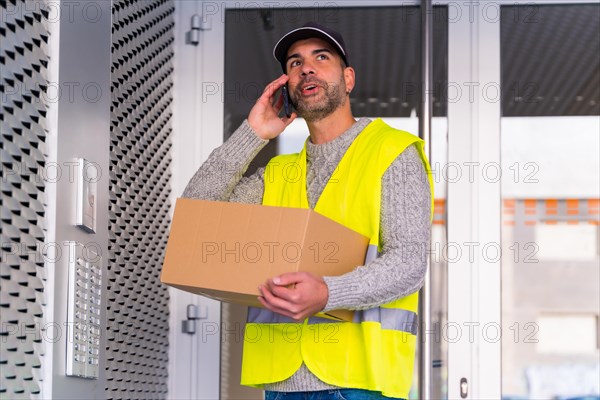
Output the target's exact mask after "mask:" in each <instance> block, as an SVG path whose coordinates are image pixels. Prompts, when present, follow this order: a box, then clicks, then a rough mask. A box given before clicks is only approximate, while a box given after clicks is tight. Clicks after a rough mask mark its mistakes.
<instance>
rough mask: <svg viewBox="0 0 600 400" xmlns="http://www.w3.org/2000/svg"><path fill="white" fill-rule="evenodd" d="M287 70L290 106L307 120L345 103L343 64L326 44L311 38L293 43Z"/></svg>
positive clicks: (327, 112)
mask: <svg viewBox="0 0 600 400" xmlns="http://www.w3.org/2000/svg"><path fill="white" fill-rule="evenodd" d="M286 70H287V75H288V76H289V81H288V87H289V91H290V98H291V101H292V104H293V105H294V107H295V108H296V111H297V112H298V114H299V115H300V116H301V117H303V118H304V119H306V120H307V121H316V120H319V119H322V118H324V117H326V116H328V115H330V114H331V113H332V112H333V111H335V110H336V109H338V108H339V107H341V106H343V105H344V104H345V103H346V96H347V93H346V90H347V85H346V80H345V75H344V66H343V62H342V59H341V57H340V56H339V54H338V53H337V52H336V51H335V49H334V48H333V47H331V45H330V44H329V43H327V42H326V41H324V40H321V39H318V38H310V39H304V40H299V41H297V42H296V43H294V44H293V45H292V46H291V47H290V48H289V50H288V53H287V60H286Z"/></svg>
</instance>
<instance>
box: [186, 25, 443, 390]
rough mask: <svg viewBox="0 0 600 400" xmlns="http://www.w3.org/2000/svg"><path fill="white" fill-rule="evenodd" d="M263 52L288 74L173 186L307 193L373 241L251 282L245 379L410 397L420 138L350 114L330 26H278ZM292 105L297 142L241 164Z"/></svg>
mask: <svg viewBox="0 0 600 400" xmlns="http://www.w3.org/2000/svg"><path fill="white" fill-rule="evenodd" d="M273 54H274V56H275V58H276V59H277V61H279V62H280V64H281V66H282V69H283V71H284V74H283V75H281V76H280V77H279V78H277V79H275V80H274V81H273V82H271V83H270V84H269V85H268V86H267V87H266V89H265V90H264V92H263V93H262V95H261V96H260V98H259V99H258V100H257V102H256V104H255V105H254V107H253V108H252V110H251V111H250V114H249V115H248V119H247V120H246V121H244V123H243V124H242V125H241V126H240V127H239V128H238V129H237V131H236V132H234V134H233V135H232V136H231V138H230V139H229V140H227V142H226V143H224V144H223V145H222V146H221V147H219V148H218V149H216V150H215V151H213V153H212V154H211V155H210V157H209V159H208V160H207V161H206V162H205V163H204V164H203V165H202V167H200V169H199V171H198V172H197V173H196V174H195V175H194V177H193V178H192V179H191V180H190V182H189V184H188V186H187V188H186V189H185V192H184V193H183V196H184V197H192V198H202V199H207V200H221V201H235V202H247V203H259V204H265V205H278V206H288V207H305V208H307V207H311V208H313V209H315V210H316V211H317V212H320V213H322V214H324V215H326V216H328V217H329V218H332V219H334V220H336V221H338V222H340V223H342V224H344V225H346V226H347V227H349V228H352V229H354V230H356V231H358V232H360V233H362V234H364V235H365V236H368V237H370V238H371V242H370V244H371V246H370V251H369V254H368V256H367V257H368V260H366V261H365V265H364V266H357V268H356V269H354V270H353V271H352V272H350V273H347V274H345V275H342V276H338V277H327V276H326V277H318V276H314V275H312V274H309V273H304V272H299V273H287V274H283V275H281V276H276V277H273V278H272V279H269V280H268V281H267V282H265V283H264V284H263V285H261V286H260V287H259V291H260V293H261V296H260V297H259V300H260V302H261V303H262V305H263V306H264V309H257V308H251V309H250V310H249V314H248V325H247V329H248V328H249V327H252V328H256V329H259V331H258V332H262V334H261V335H259V337H258V339H256V338H254V340H252V341H250V340H246V342H245V343H244V360H243V365H242V384H246V385H251V386H256V387H262V388H264V389H265V390H266V398H267V399H279V398H286V399H301V398H302V399H304V398H306V399H309V398H315V399H316V398H337V399H349V400H350V399H359V398H360V399H366V398H369V399H370V398H407V397H408V392H409V390H410V385H411V381H412V373H413V364H414V356H415V354H414V351H415V346H416V323H417V315H416V312H417V303H418V299H417V296H418V294H417V292H418V290H419V288H420V287H421V285H422V282H423V277H424V274H425V270H426V250H427V245H428V243H429V232H430V218H431V215H432V207H431V205H432V194H431V190H432V188H431V180H430V177H429V176H428V169H429V166H428V163H427V160H426V158H425V155H424V154H423V150H422V147H423V146H422V141H421V140H420V139H418V138H417V137H415V136H413V135H410V134H408V133H406V132H402V131H398V130H395V129H393V128H391V127H389V126H387V125H386V124H385V123H384V122H383V121H381V120H375V121H371V120H369V119H367V118H361V119H359V120H358V121H356V120H355V119H354V117H353V116H352V111H351V108H350V99H349V95H350V93H351V91H352V89H353V88H354V85H355V72H354V69H353V68H352V67H350V65H349V63H348V53H347V49H346V46H345V43H344V41H343V38H342V36H341V35H340V34H339V33H338V32H335V31H333V30H332V29H329V28H327V27H324V26H321V25H319V24H316V23H308V24H306V25H304V26H303V27H301V28H298V29H295V30H293V31H291V32H289V33H288V34H286V35H284V37H283V38H281V40H280V41H279V42H278V43H277V44H276V46H275V48H274V51H273ZM286 84H287V86H288V88H289V94H290V97H291V102H292V104H293V106H294V108H295V110H296V112H294V113H292V114H291V116H290V117H286V116H285V115H284V116H282V117H280V116H279V114H280V113H281V111H282V108H283V98H282V97H281V96H279V97H277V100H276V93H278V90H279V89H280V88H281V87H282V86H284V85H286ZM298 115H299V116H301V117H303V118H304V120H305V121H306V124H307V126H308V131H309V135H310V136H309V140H307V141H306V143H305V147H304V149H303V150H302V152H300V153H299V154H292V155H282V156H277V157H274V158H273V159H272V160H271V161H270V162H269V165H268V166H267V167H266V168H261V169H259V170H258V171H257V172H256V173H255V174H253V175H252V176H250V177H243V178H241V175H242V173H243V171H245V170H246V168H247V167H248V165H249V164H250V162H251V161H252V160H253V158H254V157H255V156H256V154H257V153H258V151H259V150H260V149H261V148H262V147H264V145H265V144H266V143H267V142H268V141H269V140H271V139H274V138H276V137H277V136H278V135H280V134H281V133H282V132H283V131H284V130H285V128H286V127H287V126H288V125H289V124H290V123H291V122H292V121H293V120H294V119H295V118H296V117H297V116H298ZM290 162H294V163H297V165H300V167H301V168H300V170H301V171H302V174H301V177H300V179H297V180H294V181H291V180H289V179H286V178H285V176H284V174H283V173H282V170H281V168H282V167H283V166H285V165H287V164H288V163H290ZM210 171H219V174H211V173H210ZM334 177H335V179H334ZM330 178H331V179H330ZM334 309H349V310H356V311H355V314H354V320H353V321H352V322H337V321H332V320H326V319H324V318H319V317H314V315H315V314H316V313H318V312H320V311H329V310H334ZM290 332H292V333H290Z"/></svg>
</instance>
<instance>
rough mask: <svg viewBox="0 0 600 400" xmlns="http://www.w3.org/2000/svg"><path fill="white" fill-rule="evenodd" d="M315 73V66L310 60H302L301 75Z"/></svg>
mask: <svg viewBox="0 0 600 400" xmlns="http://www.w3.org/2000/svg"><path fill="white" fill-rule="evenodd" d="M314 73H315V67H314V66H313V64H312V63H310V62H304V63H303V64H302V75H309V74H313V75H314Z"/></svg>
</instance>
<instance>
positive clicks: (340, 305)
mask: <svg viewBox="0 0 600 400" xmlns="http://www.w3.org/2000/svg"><path fill="white" fill-rule="evenodd" d="M381 194H382V196H381V198H382V203H381V235H382V236H381V237H382V252H381V254H380V256H379V257H378V258H376V259H375V260H373V261H371V262H369V263H367V264H366V265H364V266H358V267H357V268H355V269H354V270H353V271H352V272H349V273H347V274H344V275H341V276H335V277H334V276H329V277H324V280H325V283H326V284H327V286H328V289H329V299H328V302H327V305H326V306H325V308H324V311H329V310H335V309H350V310H362V309H368V308H373V307H377V306H380V305H382V304H385V303H388V302H390V301H393V300H397V299H399V298H401V297H405V296H407V295H409V294H412V293H414V292H416V291H418V290H419V289H420V288H421V286H422V284H423V280H424V277H425V272H426V270H427V258H426V257H427V254H428V252H427V250H428V246H429V237H430V231H431V223H430V212H431V194H430V189H429V182H428V179H427V173H426V171H425V168H424V166H423V163H422V161H421V158H420V156H419V153H418V150H417V149H416V148H415V146H410V147H409V148H407V149H406V150H405V151H403V152H402V153H401V154H400V155H399V156H398V158H396V160H394V162H393V163H392V164H391V165H390V166H389V167H388V169H387V171H386V172H385V174H384V176H383V181H382V193H381Z"/></svg>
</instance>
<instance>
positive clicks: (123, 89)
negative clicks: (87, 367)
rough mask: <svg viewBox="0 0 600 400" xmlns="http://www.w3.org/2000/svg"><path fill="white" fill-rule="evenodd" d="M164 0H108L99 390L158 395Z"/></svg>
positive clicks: (167, 19)
mask: <svg viewBox="0 0 600 400" xmlns="http://www.w3.org/2000/svg"><path fill="white" fill-rule="evenodd" d="M173 12H174V3H173V1H172V0H163V1H147V0H139V1H129V0H115V1H114V2H113V9H112V17H113V38H112V79H111V80H112V91H111V95H112V105H111V147H110V196H111V199H110V211H109V218H110V227H109V230H110V235H111V237H110V243H109V257H110V260H109V266H108V305H107V306H108V310H107V316H108V326H107V349H106V350H107V353H106V357H107V363H106V365H107V371H106V376H107V387H106V391H107V392H106V395H107V398H127V399H135V398H140V399H149V398H165V397H166V394H167V363H168V333H169V308H168V302H169V298H168V292H167V289H166V287H165V286H163V285H161V283H160V269H161V266H162V260H163V255H164V249H165V247H166V241H167V235H168V227H169V222H170V220H169V209H170V202H169V193H170V186H169V181H170V177H171V173H170V169H169V168H170V164H171V157H170V148H171V141H170V134H171V122H170V121H171V102H172V95H171V88H172V85H173V83H172V73H173V66H172V58H173V41H174V39H173V27H174V21H173Z"/></svg>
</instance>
